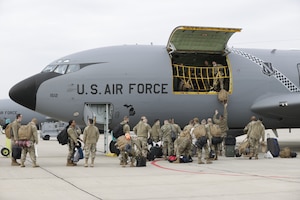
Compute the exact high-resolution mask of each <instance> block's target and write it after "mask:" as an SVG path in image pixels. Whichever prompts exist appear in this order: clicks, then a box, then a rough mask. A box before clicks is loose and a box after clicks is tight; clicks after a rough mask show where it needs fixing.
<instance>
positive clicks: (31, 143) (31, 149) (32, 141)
mask: <svg viewBox="0 0 300 200" xmlns="http://www.w3.org/2000/svg"><path fill="white" fill-rule="evenodd" d="M36 124H37V119H36V118H33V119H32V120H31V122H29V123H28V125H30V126H31V136H30V139H29V146H24V147H22V156H21V167H25V165H24V163H25V160H26V154H27V153H29V156H30V158H31V161H32V167H39V165H38V164H36V155H35V146H34V144H38V142H39V139H38V134H37V128H36Z"/></svg>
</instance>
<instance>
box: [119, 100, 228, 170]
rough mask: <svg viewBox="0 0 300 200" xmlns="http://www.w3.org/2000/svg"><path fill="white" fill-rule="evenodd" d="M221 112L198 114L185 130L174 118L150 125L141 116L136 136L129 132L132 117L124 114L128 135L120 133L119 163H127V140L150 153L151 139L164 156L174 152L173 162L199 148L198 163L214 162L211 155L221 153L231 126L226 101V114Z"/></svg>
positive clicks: (134, 131) (124, 123)
mask: <svg viewBox="0 0 300 200" xmlns="http://www.w3.org/2000/svg"><path fill="white" fill-rule="evenodd" d="M218 114H219V112H218V110H216V111H215V114H214V116H213V119H212V118H208V119H207V120H206V119H203V120H201V121H200V120H199V119H198V118H194V119H192V120H190V122H189V124H188V125H186V126H185V127H184V128H183V130H182V129H181V128H180V126H179V125H178V124H176V123H175V121H174V119H168V120H164V122H163V125H161V124H160V120H158V119H157V120H155V122H154V124H153V126H152V127H151V126H150V125H149V124H148V120H147V118H146V117H145V116H142V117H141V119H140V121H139V122H138V123H137V124H136V125H135V126H134V127H133V129H132V130H133V133H134V137H132V136H130V126H129V124H128V123H129V118H128V117H127V116H125V117H124V119H123V121H122V122H121V124H122V125H123V132H124V133H125V136H124V135H123V136H120V137H119V138H118V139H117V146H118V148H119V150H120V165H123V166H124V165H126V164H127V160H128V155H127V153H126V146H128V145H126V144H129V143H131V144H132V145H135V146H137V147H138V148H139V150H140V152H139V150H137V152H136V155H137V154H140V155H141V156H143V157H147V154H148V153H149V148H148V144H149V140H150V141H151V143H154V144H161V147H162V152H163V158H164V159H165V160H168V158H169V157H170V156H174V155H175V156H176V158H177V159H176V160H175V161H174V162H175V163H177V162H180V156H186V157H189V156H194V154H195V151H196V152H197V153H196V154H197V156H198V164H204V163H207V164H210V163H212V159H214V160H217V159H218V155H222V150H223V139H224V138H225V137H226V134H227V130H228V126H227V103H224V112H223V115H218ZM174 133H175V137H174V136H173V137H172V135H173V134H174ZM126 140H127V143H126ZM203 150H204V151H205V152H203ZM211 151H214V152H215V156H214V157H213V158H211V156H210V155H209V154H210V152H211ZM131 159H133V160H131V166H134V161H135V160H134V157H133V158H131ZM204 161H205V162H204Z"/></svg>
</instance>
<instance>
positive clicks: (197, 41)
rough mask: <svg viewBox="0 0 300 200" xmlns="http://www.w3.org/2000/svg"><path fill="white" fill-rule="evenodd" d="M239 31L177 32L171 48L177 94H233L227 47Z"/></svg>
mask: <svg viewBox="0 0 300 200" xmlns="http://www.w3.org/2000/svg"><path fill="white" fill-rule="evenodd" d="M239 31H241V29H239V28H214V27H194V26H179V27H177V28H175V29H174V30H173V32H172V33H171V36H170V38H169V41H168V44H167V51H168V53H169V55H170V57H171V60H172V67H173V69H172V70H173V89H174V90H173V91H174V93H175V94H183V93H184V94H186V93H189V94H201V93H202V94H203V93H208V92H209V93H210V94H213V93H214V94H216V93H217V92H219V91H220V90H221V89H225V90H226V91H227V92H229V93H231V88H232V87H231V72H230V63H229V61H228V59H227V57H226V55H227V52H226V46H227V42H228V40H229V38H230V37H231V36H232V35H233V34H234V33H235V32H239ZM213 62H214V63H215V64H214V65H215V66H213V65H212V63H213Z"/></svg>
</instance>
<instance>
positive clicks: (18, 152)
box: [12, 145, 22, 159]
mask: <svg viewBox="0 0 300 200" xmlns="http://www.w3.org/2000/svg"><path fill="white" fill-rule="evenodd" d="M21 152H22V148H21V147H19V146H18V145H13V146H12V157H13V158H14V159H20V158H21Z"/></svg>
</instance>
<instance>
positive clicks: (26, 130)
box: [18, 124, 32, 140]
mask: <svg viewBox="0 0 300 200" xmlns="http://www.w3.org/2000/svg"><path fill="white" fill-rule="evenodd" d="M31 134H32V133H31V125H30V124H27V125H21V127H20V128H19V130H18V136H19V140H29V139H30V137H31Z"/></svg>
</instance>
